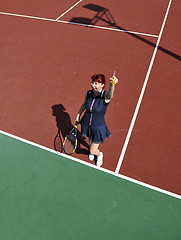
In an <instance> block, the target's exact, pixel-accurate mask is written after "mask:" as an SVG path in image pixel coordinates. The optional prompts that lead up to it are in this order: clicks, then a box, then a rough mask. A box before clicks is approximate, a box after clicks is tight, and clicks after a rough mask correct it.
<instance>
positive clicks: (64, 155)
mask: <svg viewBox="0 0 181 240" xmlns="http://www.w3.org/2000/svg"><path fill="white" fill-rule="evenodd" d="M0 133H1V134H3V135H6V136H8V137H11V138H14V139H16V140H19V141H21V142H24V143H27V144H29V145H32V146H35V147H37V148H40V149H43V150H45V151H48V152H51V153H53V154H57V155H60V156H62V157H65V158H67V159H70V160H73V161H75V162H78V163H80V164H82V165H86V166H88V167H91V168H94V169H96V170H99V171H102V172H105V173H108V174H110V175H113V176H115V177H119V178H121V179H124V180H127V181H129V182H132V183H135V184H138V185H140V186H143V187H146V188H149V189H152V190H154V191H157V192H160V193H163V194H166V195H169V196H171V197H174V198H178V199H181V195H178V194H175V193H172V192H169V191H166V190H164V189H161V188H158V187H155V186H152V185H150V184H147V183H144V182H141V181H138V180H135V179H133V178H130V177H127V176H124V175H122V174H117V173H115V172H113V171H110V170H108V169H105V168H97V167H96V166H95V165H93V164H90V163H87V162H85V161H83V160H80V159H78V158H75V157H72V156H68V155H66V154H63V153H57V152H56V151H55V150H53V149H51V148H48V147H44V146H42V145H40V144H37V143H34V142H31V141H29V140H26V139H23V138H21V137H18V136H15V135H13V134H11V133H7V132H5V131H2V130H0Z"/></svg>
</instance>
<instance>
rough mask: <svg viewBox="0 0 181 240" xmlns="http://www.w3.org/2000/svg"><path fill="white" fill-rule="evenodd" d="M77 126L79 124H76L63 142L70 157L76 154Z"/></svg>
mask: <svg viewBox="0 0 181 240" xmlns="http://www.w3.org/2000/svg"><path fill="white" fill-rule="evenodd" d="M77 124H78V122H76V123H75V125H74V127H73V128H72V130H71V131H70V133H69V134H68V135H67V136H66V137H65V139H64V142H63V150H64V152H65V153H66V154H68V155H71V154H72V153H74V152H75V150H76V148H77Z"/></svg>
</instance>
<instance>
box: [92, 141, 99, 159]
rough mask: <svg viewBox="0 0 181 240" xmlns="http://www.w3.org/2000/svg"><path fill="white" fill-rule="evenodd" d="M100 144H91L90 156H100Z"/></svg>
mask: <svg viewBox="0 0 181 240" xmlns="http://www.w3.org/2000/svg"><path fill="white" fill-rule="evenodd" d="M98 148H99V143H91V142H90V154H92V155H97V156H100V151H99V149H98Z"/></svg>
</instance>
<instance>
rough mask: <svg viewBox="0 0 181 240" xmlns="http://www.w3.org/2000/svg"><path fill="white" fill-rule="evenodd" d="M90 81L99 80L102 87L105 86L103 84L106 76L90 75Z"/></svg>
mask: <svg viewBox="0 0 181 240" xmlns="http://www.w3.org/2000/svg"><path fill="white" fill-rule="evenodd" d="M91 79H92V81H93V82H99V83H101V84H104V87H105V84H106V77H105V76H104V74H94V75H93V76H92V77H91ZM104 87H103V88H104Z"/></svg>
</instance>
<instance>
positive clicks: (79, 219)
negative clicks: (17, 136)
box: [0, 134, 181, 240]
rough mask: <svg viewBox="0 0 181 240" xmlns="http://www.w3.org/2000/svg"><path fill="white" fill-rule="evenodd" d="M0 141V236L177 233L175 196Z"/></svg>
mask: <svg viewBox="0 0 181 240" xmlns="http://www.w3.org/2000/svg"><path fill="white" fill-rule="evenodd" d="M0 143H1V144H0V152H1V158H0V182H1V184H0V196H1V197H0V212H1V215H0V226H1V231H0V239H6V240H11V239H13V240H21V239H22V240H24V239H28V240H35V239H37V240H41V239H42V240H46V239H47V240H51V239H52V240H56V239H57V240H58V239H60V238H61V239H64V240H69V239H79V240H83V239H86V240H89V239H99V240H101V239H112V238H113V236H114V239H115V240H117V239H124V240H128V239H134V240H137V239H138V240H140V239H148V240H162V239H164V240H167V239H168V240H170V239H174V240H177V239H180V236H181V230H180V223H181V207H180V206H181V205H180V203H181V201H180V200H178V199H175V198H172V197H170V196H167V195H164V194H161V193H158V192H155V191H152V190H150V189H146V188H144V187H141V186H138V185H136V184H134V183H130V182H128V181H126V180H123V179H118V178H116V177H114V176H111V175H108V174H106V173H103V172H100V171H97V170H96V169H92V168H89V167H87V166H84V165H81V164H79V163H76V162H74V161H71V160H68V159H65V158H63V157H60V156H58V155H55V154H52V153H50V152H47V151H45V150H42V149H38V148H36V147H34V146H31V145H29V144H26V143H22V142H20V141H17V140H14V139H12V138H10V137H7V136H4V135H2V134H0Z"/></svg>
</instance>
